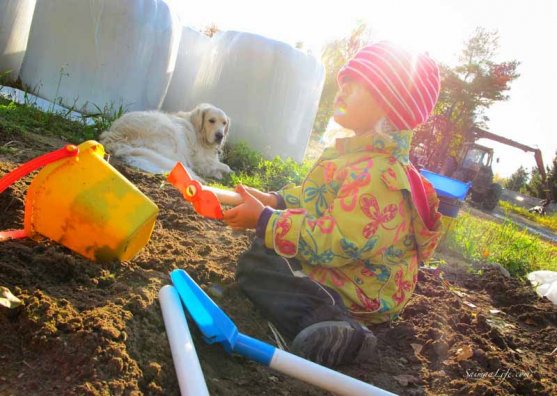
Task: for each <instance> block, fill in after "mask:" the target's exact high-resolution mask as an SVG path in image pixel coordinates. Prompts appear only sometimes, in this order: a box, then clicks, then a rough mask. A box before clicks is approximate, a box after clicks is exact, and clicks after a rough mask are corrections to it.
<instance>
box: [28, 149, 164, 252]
mask: <svg viewBox="0 0 557 396" xmlns="http://www.w3.org/2000/svg"><path fill="white" fill-rule="evenodd" d="M77 149H78V150H79V153H78V155H76V156H71V157H68V158H63V159H59V160H56V161H55V162H53V163H51V164H49V165H47V166H45V167H44V168H43V169H42V170H41V171H40V172H39V173H38V174H37V176H36V177H35V178H34V179H33V181H32V182H31V185H30V186H29V190H28V192H27V197H26V201H25V220H24V224H25V229H24V231H25V234H26V235H27V236H30V237H38V236H39V235H43V236H46V237H48V238H50V239H52V240H55V241H57V242H59V243H60V244H62V245H64V246H66V247H68V248H69V249H71V250H73V251H75V252H77V253H79V254H81V255H83V256H85V257H87V258H89V259H91V260H98V261H105V260H112V259H118V260H122V261H125V260H129V259H131V258H133V257H134V256H135V255H136V254H137V252H138V251H139V250H140V249H141V248H142V247H143V246H145V245H146V244H147V242H148V241H149V238H150V236H151V232H152V231H153V227H154V225H155V219H156V217H157V214H158V208H157V206H156V205H155V204H154V203H153V202H152V201H151V200H150V199H149V198H147V197H146V196H145V195H144V194H143V193H142V192H141V191H139V189H138V188H137V187H135V186H134V185H133V184H132V183H130V182H129V181H128V180H127V179H126V178H125V177H124V176H122V175H121V174H120V173H119V172H118V171H117V170H116V169H114V168H113V167H112V166H111V165H110V164H109V163H108V162H106V161H105V160H104V153H105V152H104V148H103V146H102V145H101V144H100V143H98V142H95V141H92V140H91V141H87V142H85V143H82V144H80V145H79V146H78V147H77Z"/></svg>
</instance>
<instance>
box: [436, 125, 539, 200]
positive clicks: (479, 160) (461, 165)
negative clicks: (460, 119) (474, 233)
mask: <svg viewBox="0 0 557 396" xmlns="http://www.w3.org/2000/svg"><path fill="white" fill-rule="evenodd" d="M471 132H472V133H473V138H474V141H473V142H469V143H465V144H464V145H463V146H462V149H461V152H460V154H459V156H458V158H457V159H456V160H455V159H454V158H452V157H451V158H452V161H453V162H452V164H451V163H450V161H446V162H445V167H444V170H443V172H442V173H443V174H444V175H446V176H449V177H452V178H454V179H458V180H461V181H463V182H472V187H471V188H470V193H469V194H470V195H469V196H470V199H471V200H472V202H474V203H476V204H477V205H479V206H481V207H482V208H483V209H486V210H493V209H495V207H497V204H498V203H499V198H500V197H501V193H502V191H503V188H502V187H501V185H499V184H497V183H494V182H493V170H492V169H491V164H492V163H493V149H492V148H490V147H486V146H482V145H480V144H477V143H475V141H476V140H478V139H481V138H484V139H490V140H493V141H496V142H499V143H503V144H507V145H509V146H512V147H516V148H519V149H521V150H524V151H530V152H534V156H535V158H536V164H537V166H538V169H539V171H540V175H541V177H542V182H543V183H544V184H546V173H545V168H544V165H543V160H542V155H541V151H540V149H538V148H533V147H529V146H526V145H524V144H522V143H518V142H515V141H514V140H511V139H507V138H505V137H503V136H499V135H496V134H494V133H491V132H487V131H484V130H483V129H480V128H477V127H474V128H472V131H471ZM547 191H548V192H549V190H547Z"/></svg>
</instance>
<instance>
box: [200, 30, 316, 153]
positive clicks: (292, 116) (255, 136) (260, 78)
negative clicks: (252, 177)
mask: <svg viewBox="0 0 557 396" xmlns="http://www.w3.org/2000/svg"><path fill="white" fill-rule="evenodd" d="M324 79H325V73H324V67H323V65H322V64H321V63H320V62H319V61H318V60H317V59H316V58H315V57H313V56H311V55H308V54H306V53H304V52H302V51H300V50H298V49H295V48H294V47H292V46H290V45H288V44H286V43H282V42H279V41H275V40H271V39H268V38H266V37H262V36H259V35H256V34H251V33H243V32H233V31H227V32H222V33H218V34H217V35H215V36H214V37H213V38H212V45H211V50H210V51H209V52H207V54H206V55H205V57H204V58H203V62H202V64H201V67H200V69H199V73H198V74H197V78H196V79H195V82H194V84H193V89H192V93H191V94H192V103H202V102H208V103H212V104H214V105H216V106H218V107H220V108H221V109H223V110H224V111H225V112H226V113H227V114H228V115H229V116H230V117H231V119H232V123H231V129H230V137H229V141H231V142H240V141H243V142H246V143H248V144H249V146H251V147H252V148H254V149H256V150H258V151H260V152H261V153H262V154H263V155H264V156H265V157H266V158H273V157H275V156H276V155H280V156H281V157H283V158H286V157H291V158H293V159H294V160H296V161H301V160H302V159H303V156H304V152H305V149H306V147H307V144H308V141H309V137H310V134H311V129H312V126H313V122H314V120H315V115H316V114H317V107H318V105H319V99H320V97H321V91H322V89H323V83H324Z"/></svg>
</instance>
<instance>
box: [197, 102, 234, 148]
mask: <svg viewBox="0 0 557 396" xmlns="http://www.w3.org/2000/svg"><path fill="white" fill-rule="evenodd" d="M190 114H191V115H190V121H191V123H192V124H193V127H194V128H195V131H196V133H197V137H198V139H199V141H200V142H201V144H203V145H204V146H207V147H216V148H218V147H220V146H222V145H223V144H224V141H225V140H226V136H227V135H228V129H229V128H230V118H228V116H227V115H226V114H225V113H224V111H222V110H221V109H219V108H218V107H215V106H213V105H211V104H208V103H202V104H200V105H198V106H197V107H196V108H195V109H193V110H192V112H191V113H190Z"/></svg>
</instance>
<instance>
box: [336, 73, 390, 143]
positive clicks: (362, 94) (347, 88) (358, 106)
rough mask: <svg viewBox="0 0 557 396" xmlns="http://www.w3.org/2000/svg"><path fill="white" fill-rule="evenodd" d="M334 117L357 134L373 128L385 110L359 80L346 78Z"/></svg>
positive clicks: (340, 89)
mask: <svg viewBox="0 0 557 396" xmlns="http://www.w3.org/2000/svg"><path fill="white" fill-rule="evenodd" d="M334 109H335V113H334V115H333V118H334V119H335V121H336V122H337V123H338V124H339V125H341V126H342V127H344V128H347V129H351V130H353V131H354V132H355V133H356V135H361V134H363V133H366V132H369V131H371V130H373V128H374V127H375V125H376V124H377V123H378V122H379V120H380V119H381V118H383V117H384V116H385V112H384V111H383V110H382V109H381V108H380V107H379V105H378V104H377V102H376V101H375V99H373V97H372V96H371V93H370V92H369V91H368V90H367V89H366V88H365V87H364V86H363V85H362V84H360V83H359V82H357V81H355V80H352V79H349V78H347V79H345V80H344V81H343V82H342V83H341V84H340V88H339V91H338V93H337V95H336V97H335V104H334Z"/></svg>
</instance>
